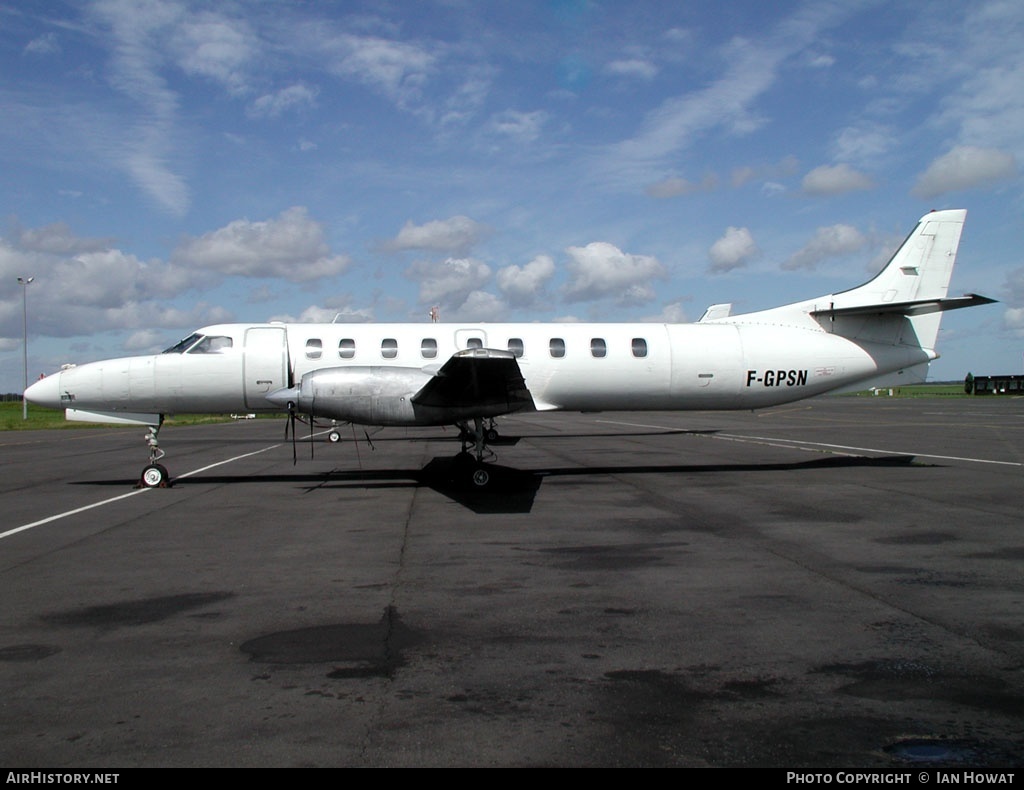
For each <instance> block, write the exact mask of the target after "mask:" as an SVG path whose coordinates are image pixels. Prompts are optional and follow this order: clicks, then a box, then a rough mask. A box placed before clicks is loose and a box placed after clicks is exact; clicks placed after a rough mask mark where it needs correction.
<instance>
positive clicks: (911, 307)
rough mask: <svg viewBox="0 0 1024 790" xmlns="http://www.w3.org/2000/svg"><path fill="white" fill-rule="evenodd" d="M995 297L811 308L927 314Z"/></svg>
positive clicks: (850, 312)
mask: <svg viewBox="0 0 1024 790" xmlns="http://www.w3.org/2000/svg"><path fill="white" fill-rule="evenodd" d="M995 302H996V300H995V299H989V298H988V297H987V296H979V295H978V294H966V295H965V296H954V297H949V298H945V299H918V300H916V301H913V302H889V303H887V304H866V305H857V306H856V307H827V308H824V309H822V310H812V311H811V315H813V316H829V317H832V316H841V315H886V314H889V315H906V316H915V315H927V314H929V313H944V312H946V311H947V310H959V309H960V308H961V307H977V306H978V305H983V304H994V303H995Z"/></svg>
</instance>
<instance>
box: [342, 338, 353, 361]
mask: <svg viewBox="0 0 1024 790" xmlns="http://www.w3.org/2000/svg"><path fill="white" fill-rule="evenodd" d="M355 355H356V341H355V340H354V339H353V338H351V337H345V338H342V339H341V340H339V341H338V356H339V357H341V358H342V359H352V357H354V356H355Z"/></svg>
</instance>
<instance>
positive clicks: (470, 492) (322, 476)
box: [73, 455, 914, 514]
mask: <svg viewBox="0 0 1024 790" xmlns="http://www.w3.org/2000/svg"><path fill="white" fill-rule="evenodd" d="M913 464H914V457H913V456H909V455H886V456H880V457H873V458H869V457H865V456H827V457H824V458H815V459H812V460H809V461H795V462H793V461H791V462H785V463H733V464H730V463H725V464H700V463H695V464H685V463H684V464H645V465H641V466H626V467H624V466H590V467H549V468H542V469H531V470H522V469H514V468H512V467H508V466H502V465H500V464H487V465H486V468H487V470H488V472H489V474H490V480H489V482H488V484H487V486H486V487H484V488H478V487H475V486H474V485H473V483H472V482H470V480H469V479H468V477H467V475H466V474H465V467H464V466H463V465H461V464H459V462H458V461H457V460H456V457H435V458H433V459H431V461H430V462H429V463H427V464H426V466H424V467H423V468H422V469H353V470H338V469H333V470H331V471H330V472H327V473H322V472H321V473H317V474H312V473H303V472H300V471H296V472H295V473H294V474H279V473H278V474H262V475H252V476H248V477H238V476H232V475H217V474H198V475H194V476H191V477H188V478H181V479H178V480H175V479H173V478H172V480H171V486H172V487H177V486H186V485H190V484H210V483H214V484H220V485H224V484H232V485H234V484H245V483H255V484H262V483H294V484H300V485H302V487H303V488H304V489H305V490H306V491H307V492H313V491H329V490H331V489H361V490H366V491H374V490H386V489H393V488H410V487H420V486H423V487H426V488H430V489H432V490H434V491H436V492H438V493H439V494H441V495H442V496H445V497H447V498H449V499H451V500H453V501H455V502H457V503H459V504H460V505H462V506H463V507H465V508H466V509H468V510H470V511H472V512H473V513H478V514H485V513H529V512H530V511H531V510H532V509H533V503H534V500H535V498H536V496H537V492H538V491H539V490H540V487H541V485H542V484H543V482H544V480H546V479H547V478H554V477H566V478H569V477H578V478H586V477H600V476H613V475H665V474H705V473H716V472H717V473H720V474H723V473H724V474H728V473H731V472H739V473H758V472H780V471H782V472H784V471H793V472H799V471H801V470H813V469H822V470H829V469H836V470H839V469H850V468H854V467H861V468H872V467H876V468H880V467H895V466H899V467H903V466H910V465H913ZM132 482H133V481H126V480H124V479H120V480H96V481H88V482H86V481H82V482H76V483H73V485H82V486H95V485H100V486H106V485H111V486H114V485H116V486H125V485H131V484H132Z"/></svg>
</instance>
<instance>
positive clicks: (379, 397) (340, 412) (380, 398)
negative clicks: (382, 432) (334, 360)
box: [296, 366, 432, 425]
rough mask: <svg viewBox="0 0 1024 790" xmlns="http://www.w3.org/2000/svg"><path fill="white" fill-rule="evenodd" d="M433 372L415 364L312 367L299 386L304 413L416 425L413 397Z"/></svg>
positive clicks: (371, 422)
mask: <svg viewBox="0 0 1024 790" xmlns="http://www.w3.org/2000/svg"><path fill="white" fill-rule="evenodd" d="M431 378H432V376H431V374H429V373H424V372H423V371H421V370H416V369H413V368H399V367H384V366H374V367H363V366H357V367H346V368H324V369H321V370H314V371H310V372H309V373H307V374H306V375H304V376H303V377H302V381H301V383H300V384H299V386H298V387H297V388H296V389H297V390H298V398H297V402H296V406H297V407H298V411H299V412H300V413H302V414H312V415H313V416H315V417H329V418H331V419H334V420H344V421H346V422H354V423H359V424H360V425H413V424H416V422H417V420H416V416H415V414H414V413H413V404H412V402H411V401H410V399H411V398H412V396H413V395H415V394H416V393H417V392H419V391H420V389H421V388H422V387H423V385H424V384H426V383H427V382H428V381H430V379H431Z"/></svg>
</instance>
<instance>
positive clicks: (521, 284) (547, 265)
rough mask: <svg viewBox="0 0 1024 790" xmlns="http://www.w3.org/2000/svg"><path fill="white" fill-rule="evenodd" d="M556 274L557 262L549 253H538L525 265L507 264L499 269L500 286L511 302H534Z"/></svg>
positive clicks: (516, 304) (520, 304)
mask: <svg viewBox="0 0 1024 790" xmlns="http://www.w3.org/2000/svg"><path fill="white" fill-rule="evenodd" d="M554 274H555V262H554V260H552V259H551V257H550V256H549V255H538V256H537V257H536V258H534V259H533V260H532V261H530V262H529V263H527V264H525V265H523V266H506V267H504V268H502V269H499V270H498V274H497V278H496V279H497V282H498V288H499V289H501V292H502V293H503V294H504V295H505V298H506V299H508V302H509V304H511V305H514V306H523V305H528V304H532V303H533V302H535V301H536V300H537V299H538V297H539V296H540V295H541V294H542V293H543V291H544V286H545V285H546V284H547V282H548V280H550V279H551V278H552V277H553V276H554Z"/></svg>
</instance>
